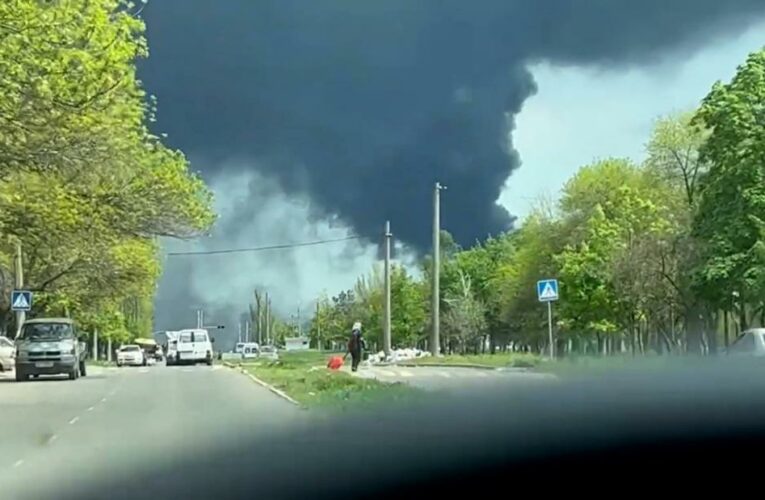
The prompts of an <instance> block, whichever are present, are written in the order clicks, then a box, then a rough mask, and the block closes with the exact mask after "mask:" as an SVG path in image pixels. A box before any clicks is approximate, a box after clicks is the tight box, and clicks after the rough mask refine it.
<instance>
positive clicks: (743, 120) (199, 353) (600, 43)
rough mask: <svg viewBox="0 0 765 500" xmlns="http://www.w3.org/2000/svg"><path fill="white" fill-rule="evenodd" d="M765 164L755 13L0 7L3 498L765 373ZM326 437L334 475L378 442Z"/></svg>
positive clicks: (592, 0) (299, 5) (583, 5)
mask: <svg viewBox="0 0 765 500" xmlns="http://www.w3.org/2000/svg"><path fill="white" fill-rule="evenodd" d="M764 181H765V0H727V1H723V0H666V1H659V0H650V1H648V0H646V1H641V0H475V1H469V0H376V1H374V0H356V1H351V0H217V1H215V0H175V1H173V0H0V242H1V243H0V283H1V284H2V290H3V296H2V298H3V300H2V314H0V319H1V320H2V321H0V335H6V336H8V337H9V338H11V339H12V340H13V341H14V344H15V346H18V348H17V347H15V346H14V347H4V348H2V351H3V352H2V354H3V355H2V358H3V359H2V361H0V418H1V419H2V422H3V424H5V426H6V427H7V428H8V429H12V436H11V437H12V438H13V439H12V442H9V443H8V444H6V443H5V442H4V441H3V440H0V451H2V452H3V453H0V500H2V499H3V498H17V497H19V496H22V495H16V494H15V492H11V493H9V492H8V491H7V490H6V489H5V486H6V485H5V482H4V481H3V479H4V476H3V474H4V473H5V474H8V475H9V476H11V477H14V478H15V477H18V478H19V481H20V482H21V480H22V479H23V480H24V481H26V483H27V484H28V485H33V484H36V483H43V482H44V483H51V484H63V483H64V482H68V480H67V481H59V482H56V481H54V480H53V479H52V478H49V477H48V476H47V474H48V472H49V470H50V469H53V468H54V467H53V466H54V465H61V466H62V467H63V466H64V465H69V464H71V465H72V466H73V467H74V468H75V469H77V470H76V471H72V475H71V477H70V478H69V479H71V480H80V479H82V480H91V479H92V480H98V479H100V478H103V477H106V476H105V475H102V474H100V473H96V471H94V470H92V467H91V466H92V465H94V463H109V464H111V465H112V466H114V467H117V466H118V464H119V461H118V460H111V459H112V458H113V457H114V458H119V457H117V456H116V455H120V454H123V455H124V456H125V457H127V458H130V459H131V460H133V459H135V460H134V462H135V463H140V464H141V465H149V462H150V461H151V460H152V459H153V458H155V457H156V458H157V459H159V456H160V455H163V456H164V455H165V453H164V452H165V451H167V452H168V453H167V454H166V455H167V456H170V455H171V454H172V453H171V452H175V451H179V453H182V454H185V456H198V455H200V454H204V453H206V450H207V448H206V445H205V444H203V438H205V439H206V438H207V437H213V436H214V437H215V439H216V440H218V441H219V442H221V443H223V442H226V439H225V438H226V437H227V436H226V434H227V433H230V434H231V436H232V438H234V439H236V437H237V435H238V434H239V433H240V432H242V431H243V430H248V431H249V430H253V431H256V432H263V433H264V434H265V433H266V431H264V430H263V429H264V428H265V425H266V423H267V422H268V421H269V420H273V421H274V422H275V423H277V424H279V425H282V424H284V427H285V429H284V431H285V433H287V434H288V433H289V429H287V424H286V421H287V420H288V418H287V417H288V416H290V415H295V416H296V418H303V417H306V418H309V419H310V415H311V412H312V411H314V410H315V411H318V412H320V413H322V414H323V413H327V414H335V413H337V414H342V413H345V412H346V410H354V409H357V408H358V405H362V406H366V405H367V403H369V404H370V405H372V404H375V405H378V404H379V405H380V406H381V407H382V408H383V410H387V409H388V408H389V407H391V406H394V405H398V404H401V405H404V404H406V402H407V401H415V400H416V401H417V402H419V400H420V399H424V398H425V397H426V396H427V395H430V394H437V395H439V396H440V395H443V394H446V393H448V394H449V398H451V393H452V392H454V393H457V392H459V391H467V392H472V391H474V390H475V391H476V392H479V391H481V390H490V389H492V388H496V387H500V386H508V387H509V388H515V387H516V386H517V387H521V386H522V388H523V389H524V390H526V388H528V389H529V391H535V390H536V386H535V387H531V385H532V383H533V384H537V383H538V384H539V386H540V387H543V386H544V384H548V383H550V382H551V381H552V383H558V381H563V382H565V381H567V380H570V379H572V378H576V379H577V380H579V378H580V377H582V376H583V374H584V375H592V374H593V372H594V374H596V377H594V378H597V377H598V376H601V375H602V374H603V373H604V372H607V373H608V374H609V375H610V373H611V371H618V370H620V369H623V368H625V367H627V368H631V367H632V366H634V365H635V364H640V363H645V364H647V365H650V367H651V369H656V370H659V369H664V368H665V367H667V366H671V367H673V368H674V366H675V365H676V364H678V363H682V362H684V360H688V359H691V358H693V359H697V360H698V362H699V363H720V364H723V363H724V362H725V361H731V359H732V360H733V362H732V363H731V364H746V363H750V362H752V363H757V362H758V361H761V362H763V363H765V342H763V338H762V337H761V336H760V335H761V333H758V334H757V335H752V334H751V333H749V334H747V335H746V336H745V337H743V338H742V339H741V340H740V341H738V340H737V339H738V338H739V337H741V335H742V334H743V332H752V331H755V332H759V331H765V223H763V221H765V182H764ZM68 323H71V324H68ZM354 330H355V331H356V332H357V333H356V335H354V334H353V333H352V332H353V331H354ZM86 334H87V335H86ZM17 337H18V340H16V339H17ZM60 339H72V340H65V341H60ZM130 342H135V344H130ZM153 342H159V343H161V344H162V346H163V349H157V350H156V353H155V352H154V347H153ZM8 353H12V356H11V355H9V354H8ZM159 353H164V355H160V354H159ZM11 357H12V360H11V361H12V362H11V363H9V361H8V360H9V358H11ZM149 360H152V366H151V367H149V366H148V365H149ZM118 361H119V362H118ZM153 361H156V363H154V362H153ZM38 362H39V363H41V364H40V366H37V365H36V363H38ZM112 365H113V366H112ZM117 365H119V368H120V369H118V367H117ZM137 365H141V366H137ZM642 366H643V365H641V367H640V368H639V370H642ZM763 366H764V367H765V364H763ZM17 367H18V368H20V369H19V370H16V368H17ZM58 370H63V371H62V372H61V373H54V372H56V371H58ZM639 370H636V371H639ZM38 371H41V372H45V373H37V372H38ZM82 373H86V374H87V375H85V376H82ZM763 373H765V369H764V370H763ZM36 375H39V377H40V378H43V379H45V378H49V377H50V378H54V377H59V378H61V379H62V383H58V382H56V383H52V384H47V383H38V382H42V381H40V380H36V379H35V376H36ZM27 376H29V382H30V383H29V384H19V385H17V384H15V382H16V380H18V381H19V382H22V381H23V382H26V381H27V380H26V377H27ZM250 376H251V377H254V378H255V380H259V381H261V382H264V383H266V384H267V385H269V386H272V388H278V390H279V392H283V393H284V394H285V395H286V396H288V397H289V398H291V399H292V400H294V402H296V403H298V405H295V404H292V403H289V404H285V405H280V401H279V399H282V398H281V396H280V395H279V394H278V393H277V392H274V391H272V390H261V389H262V388H261V387H249V386H251V385H253V383H254V384H256V386H257V382H255V381H254V380H253V379H252V378H251V377H250ZM67 377H71V378H72V383H66V384H64V383H63V379H67V380H68V378H67ZM611 378H612V377H610V376H602V377H601V378H599V379H598V380H604V381H610V379H611ZM614 378H616V377H614ZM763 378H765V377H763ZM75 380H76V382H75ZM11 381H12V382H14V383H6V382H11ZM709 382H710V390H713V388H714V387H717V385H715V384H712V382H717V380H710V381H709ZM583 385H584V384H583ZM115 391H116V393H115ZM512 392H513V391H512V390H507V391H505V393H506V394H509V393H512ZM540 393H541V389H540ZM112 394H114V395H113V396H112ZM156 394H159V395H160V396H159V397H157V398H154V396H155V395H156ZM410 396H412V397H410ZM627 396H629V395H627ZM104 397H105V398H106V401H104V403H103V404H102V403H99V401H101V398H104ZM641 397H642V396H641ZM641 397H637V396H635V397H634V398H633V399H634V403H635V404H636V405H637V404H640V403H641V402H642V399H641ZM646 397H650V396H646ZM269 398H271V399H269ZM452 399H453V401H454V402H457V403H459V402H463V401H464V404H465V405H466V406H469V403H468V402H467V399H463V398H461V397H456V396H455V397H453V398H452ZM531 399H533V398H531V397H529V398H526V397H525V396H523V397H519V408H518V410H517V412H515V411H514V413H513V414H512V415H508V420H507V425H508V426H510V427H512V426H514V425H515V420H514V418H515V417H517V416H521V415H524V412H523V408H521V401H520V400H531ZM123 400H124V401H123ZM272 400H273V401H272ZM123 402H124V404H123ZM609 403H610V401H607V402H603V404H602V407H601V406H599V407H598V408H599V409H600V410H602V413H603V414H604V415H607V414H608V413H609V412H608V410H609V408H608V404H609ZM92 405H95V407H94V408H93V410H92V411H89V410H88V408H90V407H91V406H92ZM566 405H567V402H566V401H565V400H564V401H557V400H555V401H550V402H549V407H550V409H551V410H563V409H566V408H567V407H566ZM80 406H84V408H81V407H80ZM291 406H294V407H295V408H292V407H291ZM298 406H300V407H304V408H305V409H306V410H307V411H303V410H302V409H300V408H298ZM8 408H10V409H11V410H8ZM336 409H337V410H339V411H337V412H335V411H334V410H336ZM292 410H295V412H293V411H292ZM298 410H299V411H298ZM672 410H673V408H668V409H667V411H672ZM11 411H13V412H16V413H13V415H11V416H10V417H9V416H7V415H6V413H9V412H11ZM741 413H743V412H741ZM25 415H31V416H32V417H30V418H27V417H25ZM285 415H286V416H287V417H285ZM75 417H77V418H80V419H81V420H80V421H77V423H76V424H75V425H69V424H66V422H67V421H69V420H70V419H72V418H75ZM240 417H241V418H242V419H243V420H246V422H245V424H246V425H245V426H243V427H242V426H238V425H234V422H233V420H234V419H237V418H240ZM561 418H563V417H561ZM437 419H443V420H450V419H451V415H448V414H441V415H440V416H436V417H434V418H433V420H437ZM61 422H63V423H64V425H60V424H61ZM656 423H657V427H663V426H661V425H659V424H661V423H662V420H661V418H657V419H656ZM566 424H567V422H566V420H561V426H565V425H566ZM480 425H482V424H481V422H480V420H476V422H475V428H477V427H479V426H480ZM625 425H628V424H625ZM475 428H473V427H466V428H464V429H458V430H456V432H455V437H456V438H457V439H451V438H447V440H448V441H449V443H451V444H459V443H460V442H461V439H462V438H463V436H465V435H466V437H467V438H468V439H471V438H472V432H473V430H475ZM688 428H689V429H691V430H693V428H694V427H693V426H689V427H688ZM371 430H372V431H374V429H371ZM667 430H668V431H669V430H670V429H669V427H667ZM59 431H60V434H59ZM404 431H406V430H405V429H402V436H401V439H402V440H404V441H406V440H408V439H409V433H408V431H406V432H404ZM17 433H19V435H18V436H16V434H17ZM47 433H51V434H52V433H56V435H57V436H59V437H57V438H56V440H53V442H49V440H48V437H47ZM78 433H82V434H78ZM317 435H318V433H317ZM540 436H541V434H540ZM331 437H332V438H333V439H334V446H337V447H340V448H342V453H340V454H339V455H342V460H340V458H338V461H339V462H340V463H338V472H339V474H343V472H342V471H343V470H344V467H345V465H344V461H351V462H353V463H354V464H355V462H354V460H353V458H352V456H347V455H346V449H345V448H346V447H348V450H347V451H348V452H349V453H353V451H352V449H353V450H355V446H354V445H355V443H354V445H351V446H348V445H350V443H351V442H354V441H365V439H366V436H364V435H359V436H358V437H356V436H352V437H349V439H338V437H337V436H331ZM78 438H79V441H80V442H81V443H87V444H88V445H87V446H85V445H84V444H83V445H81V446H80V445H76V443H77V441H78ZM51 439H52V438H51ZM534 439H536V438H535V437H533V436H530V437H529V441H533V440H534ZM540 439H542V438H541V437H540ZM583 439H585V438H584V437H583ZM131 440H132V441H131ZM587 440H589V438H587ZM132 442H135V443H136V446H138V445H141V446H140V447H137V448H136V449H135V450H133V449H129V446H132V444H131V443H132ZM23 443H32V445H30V446H29V448H25V447H24V445H23ZM40 443H43V445H40ZM90 443H93V445H92V446H90ZM186 443H188V444H189V445H191V444H192V443H194V444H195V445H198V446H199V450H194V449H191V448H189V449H188V450H186V449H185V448H184V449H183V450H176V449H175V448H176V447H180V446H181V445H184V446H185V444H186ZM346 443H348V444H346ZM113 444H114V446H112V445H113ZM530 444H533V443H530ZM70 445H71V446H70ZM122 445H124V446H122ZM86 448H88V449H86ZM171 448H172V449H171ZM328 449H332V450H334V447H333V445H328ZM157 451H162V453H155V452H157ZM80 453H82V454H83V455H86V456H85V457H84V458H83V457H81V456H80ZM89 453H92V455H89ZM93 455H99V456H96V457H95V458H94V457H93ZM147 455H148V456H147ZM264 455H269V456H270V455H271V453H270V451H269V450H264ZM46 456H48V457H49V459H48V460H47V461H46V460H44V457H46ZM466 456H467V455H466ZM38 458H40V459H39V460H38ZM17 460H26V462H25V463H24V465H22V466H17V467H12V466H9V465H7V463H8V462H9V463H10V464H11V465H12V464H14V463H15V462H16V461H17ZM392 462H395V461H392ZM359 463H360V464H361V463H362V462H361V461H359ZM49 465H50V467H49ZM422 465H423V466H425V465H427V464H426V463H423V464H422ZM711 466H712V462H710V464H709V467H708V469H709V471H708V473H707V474H706V475H705V476H706V477H708V478H709V479H710V481H711V479H712V477H711V476H712V474H711V472H712V470H713V467H711ZM242 469H245V470H248V471H249V470H252V471H253V473H254V468H253V467H248V464H247V463H242ZM662 470H665V469H662ZM669 470H670V469H666V470H665V471H669ZM79 471H83V472H87V473H80V472H79ZM260 471H261V472H262V471H263V469H262V468H261V469H260ZM369 471H371V469H369ZM41 472H44V474H45V475H44V477H43V474H41ZM288 472H291V473H293V474H294V477H295V478H297V479H296V480H295V481H301V478H302V474H303V473H304V472H306V471H302V470H297V469H296V470H294V471H288ZM364 472H367V470H366V469H365V471H364ZM377 472H378V471H377V470H375V471H374V473H375V474H377ZM410 472H412V473H413V474H415V473H417V471H416V470H415V469H414V468H412V469H411V470H410ZM657 472H658V470H657ZM593 473H594V474H593V476H594V477H598V476H597V471H593ZM211 476H212V475H211ZM216 477H217V476H216ZM640 477H643V476H640ZM651 477H653V475H652V474H651V475H649V476H647V477H644V479H645V482H650V481H651ZM41 478H43V479H44V481H43V480H41ZM635 478H636V479H639V478H638V477H635ZM220 479H221V482H222V483H223V482H225V481H224V480H225V477H223V476H221V477H220ZM323 479H324V480H326V481H337V480H338V478H336V477H324V478H323ZM339 479H340V480H342V477H340V478H339ZM401 479H409V478H401ZM458 479H459V478H458V477H455V478H454V479H453V481H458ZM302 482H305V481H302ZM640 482H644V481H643V480H640ZM140 483H141V484H144V481H141V482H140ZM402 484H403V483H402ZM136 485H137V488H140V486H138V483H136ZM179 486H180V488H179V493H181V495H180V496H183V497H192V496H194V495H193V492H187V491H186V490H185V489H184V485H179ZM233 486H234V487H235V486H237V485H233ZM545 486H546V485H545ZM513 487H514V485H508V488H513ZM596 488H597V487H596ZM572 491H573V490H572ZM317 492H318V490H317ZM256 494H257V492H255V491H253V492H252V495H253V496H254V495H256ZM136 495H138V496H141V493H140V491H136ZM143 495H144V496H149V497H151V496H152V491H151V490H150V489H147V490H145V492H144V494H143ZM27 496H35V495H33V494H32V493H29V494H28V495H27ZM221 496H226V495H225V494H224V493H223V492H222V493H221ZM54 497H55V496H54ZM60 497H62V498H63V497H64V495H60Z"/></svg>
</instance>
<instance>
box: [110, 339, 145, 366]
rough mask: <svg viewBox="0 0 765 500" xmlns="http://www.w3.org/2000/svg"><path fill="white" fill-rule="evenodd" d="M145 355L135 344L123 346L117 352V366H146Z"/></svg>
mask: <svg viewBox="0 0 765 500" xmlns="http://www.w3.org/2000/svg"><path fill="white" fill-rule="evenodd" d="M146 364H147V362H146V355H145V354H144V352H143V349H141V348H140V347H139V346H137V345H135V344H128V345H123V346H122V347H120V349H119V351H117V366H125V365H128V366H146Z"/></svg>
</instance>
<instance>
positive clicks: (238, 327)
mask: <svg viewBox="0 0 765 500" xmlns="http://www.w3.org/2000/svg"><path fill="white" fill-rule="evenodd" d="M236 326H237V328H236V334H237V339H239V343H240V344H241V343H242V322H241V321H240V322H239V323H237V324H236Z"/></svg>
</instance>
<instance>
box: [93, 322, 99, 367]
mask: <svg viewBox="0 0 765 500" xmlns="http://www.w3.org/2000/svg"><path fill="white" fill-rule="evenodd" d="M93 360H94V361H98V328H94V329H93Z"/></svg>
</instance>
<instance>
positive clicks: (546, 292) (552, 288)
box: [537, 279, 558, 302]
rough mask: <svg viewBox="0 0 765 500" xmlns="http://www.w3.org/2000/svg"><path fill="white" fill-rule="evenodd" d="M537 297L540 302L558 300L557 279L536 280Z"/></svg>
mask: <svg viewBox="0 0 765 500" xmlns="http://www.w3.org/2000/svg"><path fill="white" fill-rule="evenodd" d="M537 298H538V299H539V301H540V302H552V301H554V300H558V280H552V279H551V280H539V281H537Z"/></svg>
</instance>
